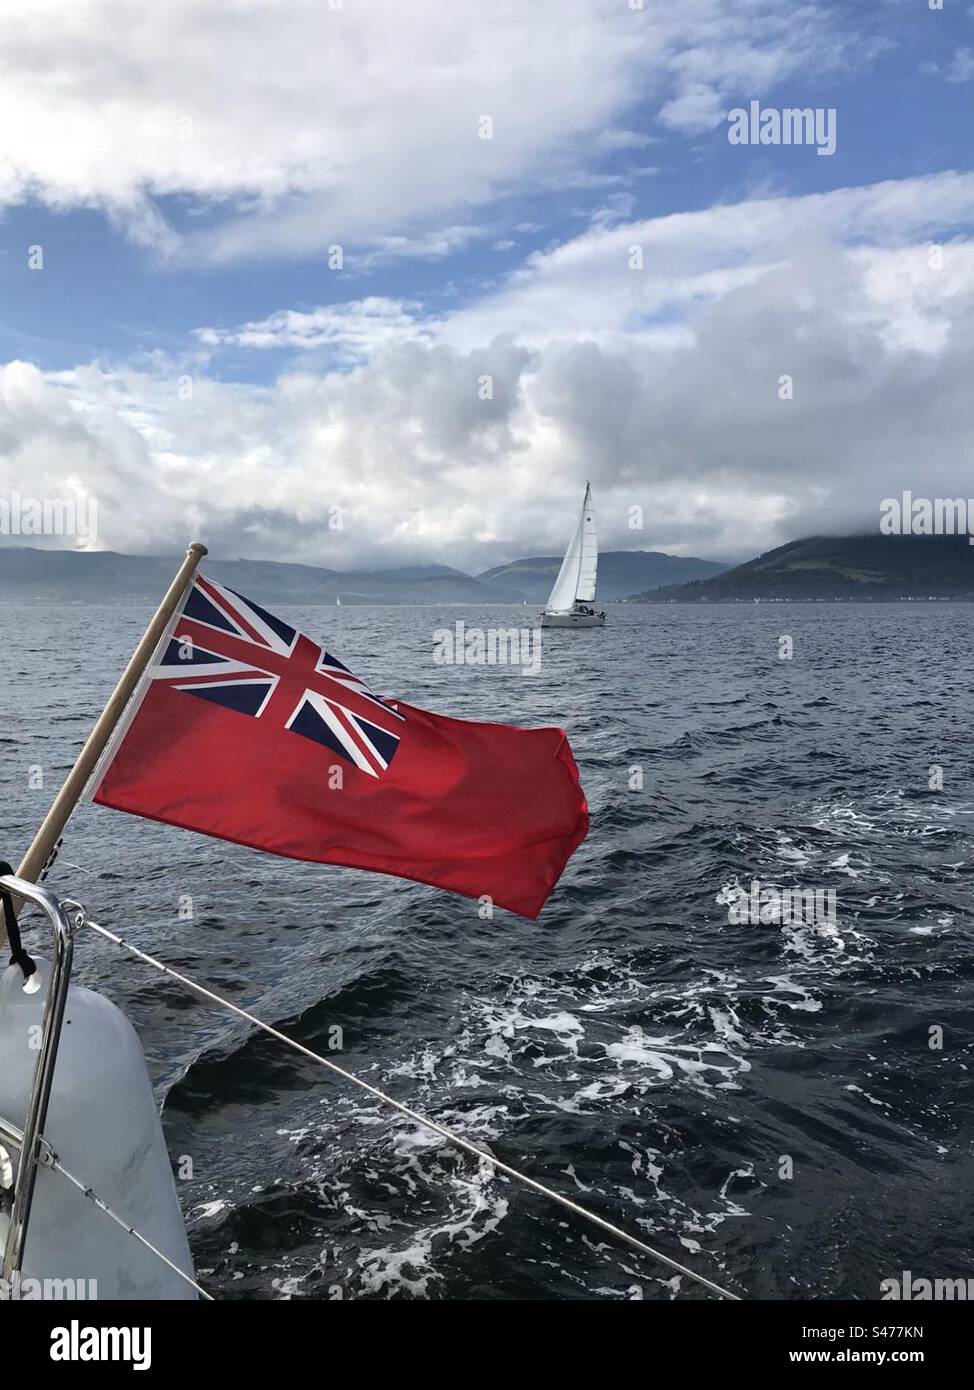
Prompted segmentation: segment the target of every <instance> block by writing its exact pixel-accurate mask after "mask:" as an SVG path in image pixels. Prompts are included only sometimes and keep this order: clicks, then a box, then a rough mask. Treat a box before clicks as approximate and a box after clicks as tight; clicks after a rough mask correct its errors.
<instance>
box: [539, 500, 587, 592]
mask: <svg viewBox="0 0 974 1390" xmlns="http://www.w3.org/2000/svg"><path fill="white" fill-rule="evenodd" d="M598 568H599V545H598V540H597V538H596V535H595V512H594V509H593V507H592V488H591V485H590V484H589V483H586V484H585V498H584V500H583V502H582V510H581V512H580V514H579V517H578V523H577V525H576V526H575V530H574V533H573V535H572V538H571V540H570V541H569V543H568V549H567V550H566V552H565V558H564V560H562V562H561V569H560V570H559V571H558V578H557V579H556V580H555V587H554V588H553V589H552V591H551V596H550V598H549V599H548V602H547V604H546V606H545V612H546V613H568V612H570V611H571V609H572V607H573V605H574V604H575V603H592V602H593V600H594V599H595V584H596V579H597V576H598Z"/></svg>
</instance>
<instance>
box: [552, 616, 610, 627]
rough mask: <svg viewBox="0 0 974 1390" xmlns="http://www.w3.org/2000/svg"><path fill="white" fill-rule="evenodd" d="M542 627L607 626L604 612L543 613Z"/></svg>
mask: <svg viewBox="0 0 974 1390" xmlns="http://www.w3.org/2000/svg"><path fill="white" fill-rule="evenodd" d="M541 626H542V627H605V614H604V613H542V614H541Z"/></svg>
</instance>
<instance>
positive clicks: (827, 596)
mask: <svg viewBox="0 0 974 1390" xmlns="http://www.w3.org/2000/svg"><path fill="white" fill-rule="evenodd" d="M929 599H957V600H971V599H974V546H971V545H970V544H969V542H968V538H967V536H966V535H962V536H909V535H908V536H900V535H894V536H883V535H879V534H876V533H872V534H867V535H857V536H806V537H803V538H801V539H799V540H794V541H788V542H786V544H785V545H780V546H776V547H775V548H774V549H773V550H769V551H766V552H765V553H764V554H763V555H758V556H756V557H755V558H754V559H753V560H747V561H745V562H744V564H742V565H735V566H734V567H733V568H730V569H727V570H725V571H724V572H723V573H722V574H719V575H715V576H713V577H712V578H709V579H705V580H702V581H691V582H690V583H686V584H678V585H671V586H668V587H666V588H662V589H653V590H648V591H643V592H641V593H634V594H632V595H631V596H630V600H629V601H630V602H632V603H747V602H765V603H835V602H843V601H846V602H850V601H851V602H856V601H865V602H877V603H895V602H899V601H903V600H913V601H920V600H929Z"/></svg>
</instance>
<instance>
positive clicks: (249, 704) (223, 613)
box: [151, 575, 405, 777]
mask: <svg viewBox="0 0 974 1390" xmlns="http://www.w3.org/2000/svg"><path fill="white" fill-rule="evenodd" d="M151 675H152V679H153V680H157V681H165V682H167V683H168V684H170V685H172V686H174V687H175V689H177V690H181V691H185V693H186V694H187V695H194V696H196V697H197V698H198V699H201V700H210V701H212V702H213V703H214V704H217V705H222V706H223V707H224V708H225V709H232V710H236V711H237V713H238V714H246V715H249V716H250V717H251V718H253V719H260V720H271V721H276V722H277V723H278V725H279V726H283V727H284V728H286V729H289V730H290V731H291V733H293V734H296V735H300V737H302V738H307V739H311V740H312V741H313V742H315V743H319V744H323V745H324V747H326V748H328V749H330V750H331V752H333V753H336V754H337V755H338V756H339V757H340V758H345V759H347V761H348V762H350V763H353V764H354V765H355V766H356V767H357V768H358V769H359V770H360V771H361V772H364V773H366V774H367V775H368V776H369V777H381V776H382V774H383V773H384V772H385V771H386V769H387V768H388V766H389V764H390V763H391V762H392V760H393V758H394V757H395V755H396V749H397V748H398V747H399V739H400V732H399V729H400V726H401V725H402V724H403V723H405V719H404V716H403V715H402V714H400V712H399V711H398V710H397V709H395V708H394V707H393V705H391V704H390V703H389V702H388V701H386V700H381V699H379V697H378V696H377V695H373V694H372V692H371V690H369V688H368V686H367V685H366V684H365V682H364V681H362V680H360V679H359V677H358V676H356V675H353V674H352V672H351V671H350V670H349V669H348V667H347V666H343V665H342V663H341V662H340V661H339V660H338V659H337V658H336V657H334V656H332V655H331V654H330V653H329V652H327V651H325V650H324V649H323V648H321V647H319V646H318V645H317V643H315V642H312V641H311V639H310V638H309V637H305V636H304V634H303V633H300V632H297V631H296V630H295V629H294V628H293V627H289V626H288V624H287V623H285V622H282V621H281V619H280V618H276V617H274V615H273V614H272V613H268V612H267V611H266V609H264V608H261V607H259V605H258V604H256V603H252V602H251V601H250V600H249V599H245V598H242V597H241V596H240V594H237V593H235V592H234V591H233V590H232V589H226V588H224V587H223V585H222V584H216V583H214V582H213V580H212V579H204V578H203V576H202V575H197V576H196V579H195V580H194V582H193V585H192V587H191V588H190V590H189V592H188V594H187V596H186V601H185V603H184V605H183V609H182V613H181V615H180V617H179V619H178V620H177V622H176V625H175V627H174V628H173V630H172V637H171V638H170V640H169V644H168V646H167V648H166V650H165V652H163V654H162V656H161V658H160V660H159V662H158V663H157V664H156V665H155V666H154V667H153V668H152V671H151Z"/></svg>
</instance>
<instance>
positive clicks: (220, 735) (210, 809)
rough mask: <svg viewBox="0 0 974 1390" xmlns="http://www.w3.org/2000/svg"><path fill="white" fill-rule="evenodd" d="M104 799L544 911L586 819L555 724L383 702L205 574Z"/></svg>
mask: <svg viewBox="0 0 974 1390" xmlns="http://www.w3.org/2000/svg"><path fill="white" fill-rule="evenodd" d="M93 799H94V800H95V801H96V802H97V803H99V804H100V805H102V806H112V807H114V808H115V809H116V810H120V811H128V812H130V813H132V814H134V815H139V816H146V817H149V818H150V819H152V820H158V821H163V822H165V823H167V824H170V825H177V826H182V827H183V828H184V829H187V830H196V831H199V832H201V833H202V834H205V835H213V836H216V837H218V838H219V839H224V840H232V841H235V842H236V843H238V844H242V845H249V846H251V847H252V848H254V849H261V850H267V851H270V852H271V853H273V854H281V855H287V856H289V857H291V858H294V859H307V860H313V861H315V862H317V863H323V864H344V865H347V866H349V867H351V868H356V869H371V870H373V871H375V872H378V873H385V874H394V875H396V876H398V877H400V878H409V879H415V880H416V881H417V882H420V883H428V884H432V885H434V886H436V887H439V888H446V889H449V890H450V891H451V892H454V893H463V894H465V895H466V896H468V897H473V898H480V897H483V896H487V897H489V898H490V899H491V900H492V902H494V903H496V904H497V906H499V907H504V908H508V909H510V910H511V911H512V912H517V913H519V914H521V915H522V916H525V917H531V918H534V917H537V915H538V913H539V912H540V911H541V908H542V907H543V906H544V903H545V900H546V899H547V897H548V894H549V893H550V892H551V890H552V888H553V887H554V885H555V884H556V883H557V881H558V878H559V877H560V875H561V872H562V870H563V869H564V867H565V864H566V863H567V861H568V858H569V856H570V855H571V854H572V852H573V851H574V850H575V849H576V848H577V846H578V845H579V844H580V843H581V842H582V840H583V839H584V838H585V835H586V833H587V831H588V823H589V822H588V807H587V804H586V801H585V795H584V793H583V791H582V788H581V786H580V784H579V780H578V769H577V767H576V766H575V760H574V758H573V757H572V752H571V749H570V747H569V745H568V739H567V737H566V735H565V733H564V731H563V730H562V729H556V728H547V729H518V728H512V727H511V726H509V725H506V724H481V723H472V722H470V721H467V720H462V719H450V718H447V717H445V716H443V715H438V714H431V713H429V712H428V711H426V710H421V709H416V708H414V707H413V706H411V705H407V704H403V703H402V702H401V701H398V700H390V699H381V698H379V697H378V696H376V695H374V694H373V693H372V691H371V690H369V688H368V686H367V685H366V684H365V683H364V681H362V680H360V679H359V678H358V677H357V676H355V675H354V674H353V673H352V672H351V671H350V670H349V669H348V668H347V667H346V666H345V665H343V663H342V662H340V661H338V660H337V658H336V657H334V656H333V655H332V654H331V653H330V652H328V651H326V650H324V649H322V648H321V647H320V646H319V645H318V644H317V643H315V642H313V641H312V640H311V639H310V638H308V637H305V636H304V635H303V634H302V633H300V632H297V631H296V630H295V629H294V628H292V627H290V626H289V625H288V624H287V623H286V622H283V621H282V620H281V619H280V618H277V617H275V616H274V615H273V614H271V613H269V612H268V611H267V610H266V609H264V608H261V607H260V606H259V605H257V604H255V603H253V602H251V601H250V600H248V599H244V598H242V597H241V596H240V595H239V594H236V593H234V592H233V591H232V590H230V589H227V588H224V587H223V586H222V585H219V584H216V583H214V582H213V581H212V580H209V579H205V578H204V577H203V576H202V575H197V576H196V579H195V581H194V583H193V584H192V586H191V587H190V588H189V589H188V590H187V594H186V597H185V599H184V600H183V603H182V604H181V605H180V609H179V610H178V611H177V614H176V616H175V617H174V619H173V621H172V622H171V623H170V627H169V632H168V634H167V636H166V638H165V639H164V641H163V642H162V644H161V645H160V648H159V650H158V651H157V653H156V656H155V658H154V660H153V664H152V666H151V667H150V669H149V671H148V672H147V675H146V679H145V681H144V683H143V686H142V692H141V697H139V698H137V700H136V701H135V702H134V703H133V707H132V709H130V711H129V714H128V718H127V721H126V722H125V723H124V725H123V726H121V727H120V728H119V730H118V731H117V734H116V737H115V739H114V740H113V743H112V745H110V747H109V749H108V750H107V752H106V755H105V759H104V761H103V764H102V767H101V768H100V769H99V770H98V772H97V773H96V783H95V788H94V793H93Z"/></svg>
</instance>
